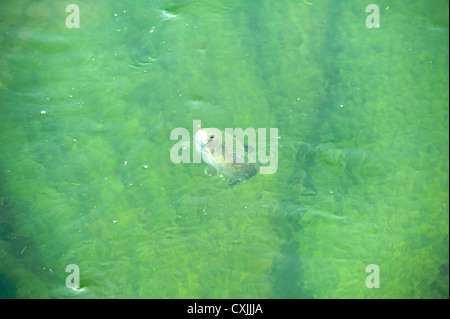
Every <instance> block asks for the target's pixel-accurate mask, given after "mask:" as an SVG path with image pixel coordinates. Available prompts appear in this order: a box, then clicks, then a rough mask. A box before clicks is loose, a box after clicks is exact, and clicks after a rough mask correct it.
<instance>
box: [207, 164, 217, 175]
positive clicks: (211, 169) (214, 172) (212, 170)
mask: <svg viewBox="0 0 450 319" xmlns="http://www.w3.org/2000/svg"><path fill="white" fill-rule="evenodd" d="M205 174H206V175H208V176H213V175H217V169H215V168H214V167H212V166H206V167H205Z"/></svg>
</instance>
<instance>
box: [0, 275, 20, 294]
mask: <svg viewBox="0 0 450 319" xmlns="http://www.w3.org/2000/svg"><path fill="white" fill-rule="evenodd" d="M16 298H17V289H16V286H15V285H14V283H13V282H12V280H11V279H9V278H8V277H7V276H6V275H4V274H0V299H16Z"/></svg>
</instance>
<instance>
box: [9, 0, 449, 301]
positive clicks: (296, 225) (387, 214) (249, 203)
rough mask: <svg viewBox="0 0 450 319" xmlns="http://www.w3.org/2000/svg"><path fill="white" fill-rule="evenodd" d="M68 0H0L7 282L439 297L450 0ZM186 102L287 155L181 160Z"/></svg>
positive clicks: (203, 294)
mask: <svg viewBox="0 0 450 319" xmlns="http://www.w3.org/2000/svg"><path fill="white" fill-rule="evenodd" d="M76 4H77V5H78V6H79V8H80V28H79V29H75V28H74V29H68V28H67V27H66V25H65V20H66V17H67V16H68V15H69V13H66V12H65V6H66V5H67V4H66V3H64V2H60V1H51V0H44V1H31V0H23V1H10V2H6V1H3V2H2V3H1V4H0V111H1V113H0V114H1V115H0V123H1V126H0V154H1V155H0V297H3V298H448V297H449V237H448V234H449V209H448V205H449V155H448V154H449V135H448V129H449V117H448V115H449V113H448V100H449V94H448V92H449V91H448V84H449V72H448V67H449V63H448V61H449V60H448V57H449V55H448V53H449V41H448V36H449V28H448V25H449V24H448V21H449V19H448V1H446V0H433V1H385V0H380V1H378V2H376V4H377V5H378V6H379V8H380V28H372V29H369V28H367V27H366V24H365V22H366V17H367V16H368V15H369V13H366V12H365V8H366V6H367V5H368V4H369V3H368V2H367V1H331V0H329V1H315V0H310V1H308V2H305V1H303V0H297V1H268V0H261V1H243V0H239V1H238V0H234V1H225V0H214V1H212V0H209V1H207V0H195V1H181V0H179V1H175V0H173V1H169V0H167V1H165V0H160V1H157V0H154V1H153V0H150V1H136V0H135V1H131V0H129V1H115V2H112V1H105V0H100V1H95V2H94V1H76ZM41 111H46V113H45V114H41ZM193 120H201V121H202V126H203V127H217V128H220V129H224V128H226V127H230V128H237V127H241V128H248V127H250V128H267V129H268V128H278V132H279V137H280V139H279V148H278V156H279V165H278V171H277V172H276V173H275V174H272V175H261V174H259V175H257V176H255V177H253V178H251V179H249V180H248V181H246V182H245V183H240V184H238V185H235V186H233V187H227V183H226V181H223V180H221V179H220V178H218V177H214V176H207V175H205V174H204V169H205V166H206V164H204V163H203V164H185V163H180V164H174V163H172V161H171V160H170V156H169V153H170V149H171V148H172V146H173V145H174V144H175V142H176V141H172V140H170V138H169V136H170V132H171V131H172V130H173V129H175V128H179V127H180V128H186V129H188V130H189V131H190V132H191V134H192V123H193ZM191 137H192V136H191ZM145 165H147V166H148V167H147V166H146V167H147V168H144V166H145ZM306 195H309V196H306ZM69 264H76V265H78V266H79V269H80V284H81V289H79V290H72V289H68V288H66V285H65V280H66V276H68V275H69V273H66V272H65V269H66V266H67V265H69ZM369 264H376V265H378V267H379V274H380V277H379V278H380V288H367V287H366V278H367V276H369V275H370V273H367V272H366V266H367V265H369Z"/></svg>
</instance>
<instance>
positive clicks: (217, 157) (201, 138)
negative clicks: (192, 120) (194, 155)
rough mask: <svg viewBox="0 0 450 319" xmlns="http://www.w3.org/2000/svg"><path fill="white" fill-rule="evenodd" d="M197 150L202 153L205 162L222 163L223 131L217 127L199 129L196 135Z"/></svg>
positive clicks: (211, 163) (210, 163) (213, 164)
mask: <svg viewBox="0 0 450 319" xmlns="http://www.w3.org/2000/svg"><path fill="white" fill-rule="evenodd" d="M194 144H195V149H196V151H197V152H198V153H199V154H201V155H202V158H203V160H204V161H205V163H207V164H209V165H212V166H215V165H217V164H218V163H221V161H222V156H221V152H220V151H221V150H222V143H221V133H220V131H219V130H217V129H201V130H198V131H197V133H196V134H195V137H194Z"/></svg>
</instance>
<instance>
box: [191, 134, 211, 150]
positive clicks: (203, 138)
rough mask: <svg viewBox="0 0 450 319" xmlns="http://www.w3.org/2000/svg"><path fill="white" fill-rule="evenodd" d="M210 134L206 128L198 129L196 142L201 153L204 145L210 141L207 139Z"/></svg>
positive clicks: (196, 147) (196, 146)
mask: <svg viewBox="0 0 450 319" xmlns="http://www.w3.org/2000/svg"><path fill="white" fill-rule="evenodd" d="M207 136H208V134H207V133H206V132H205V130H198V131H197V133H196V134H195V137H194V142H195V149H196V150H197V152H199V153H200V154H201V153H202V151H203V149H204V147H205V146H206V144H207V143H208V139H207Z"/></svg>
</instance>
